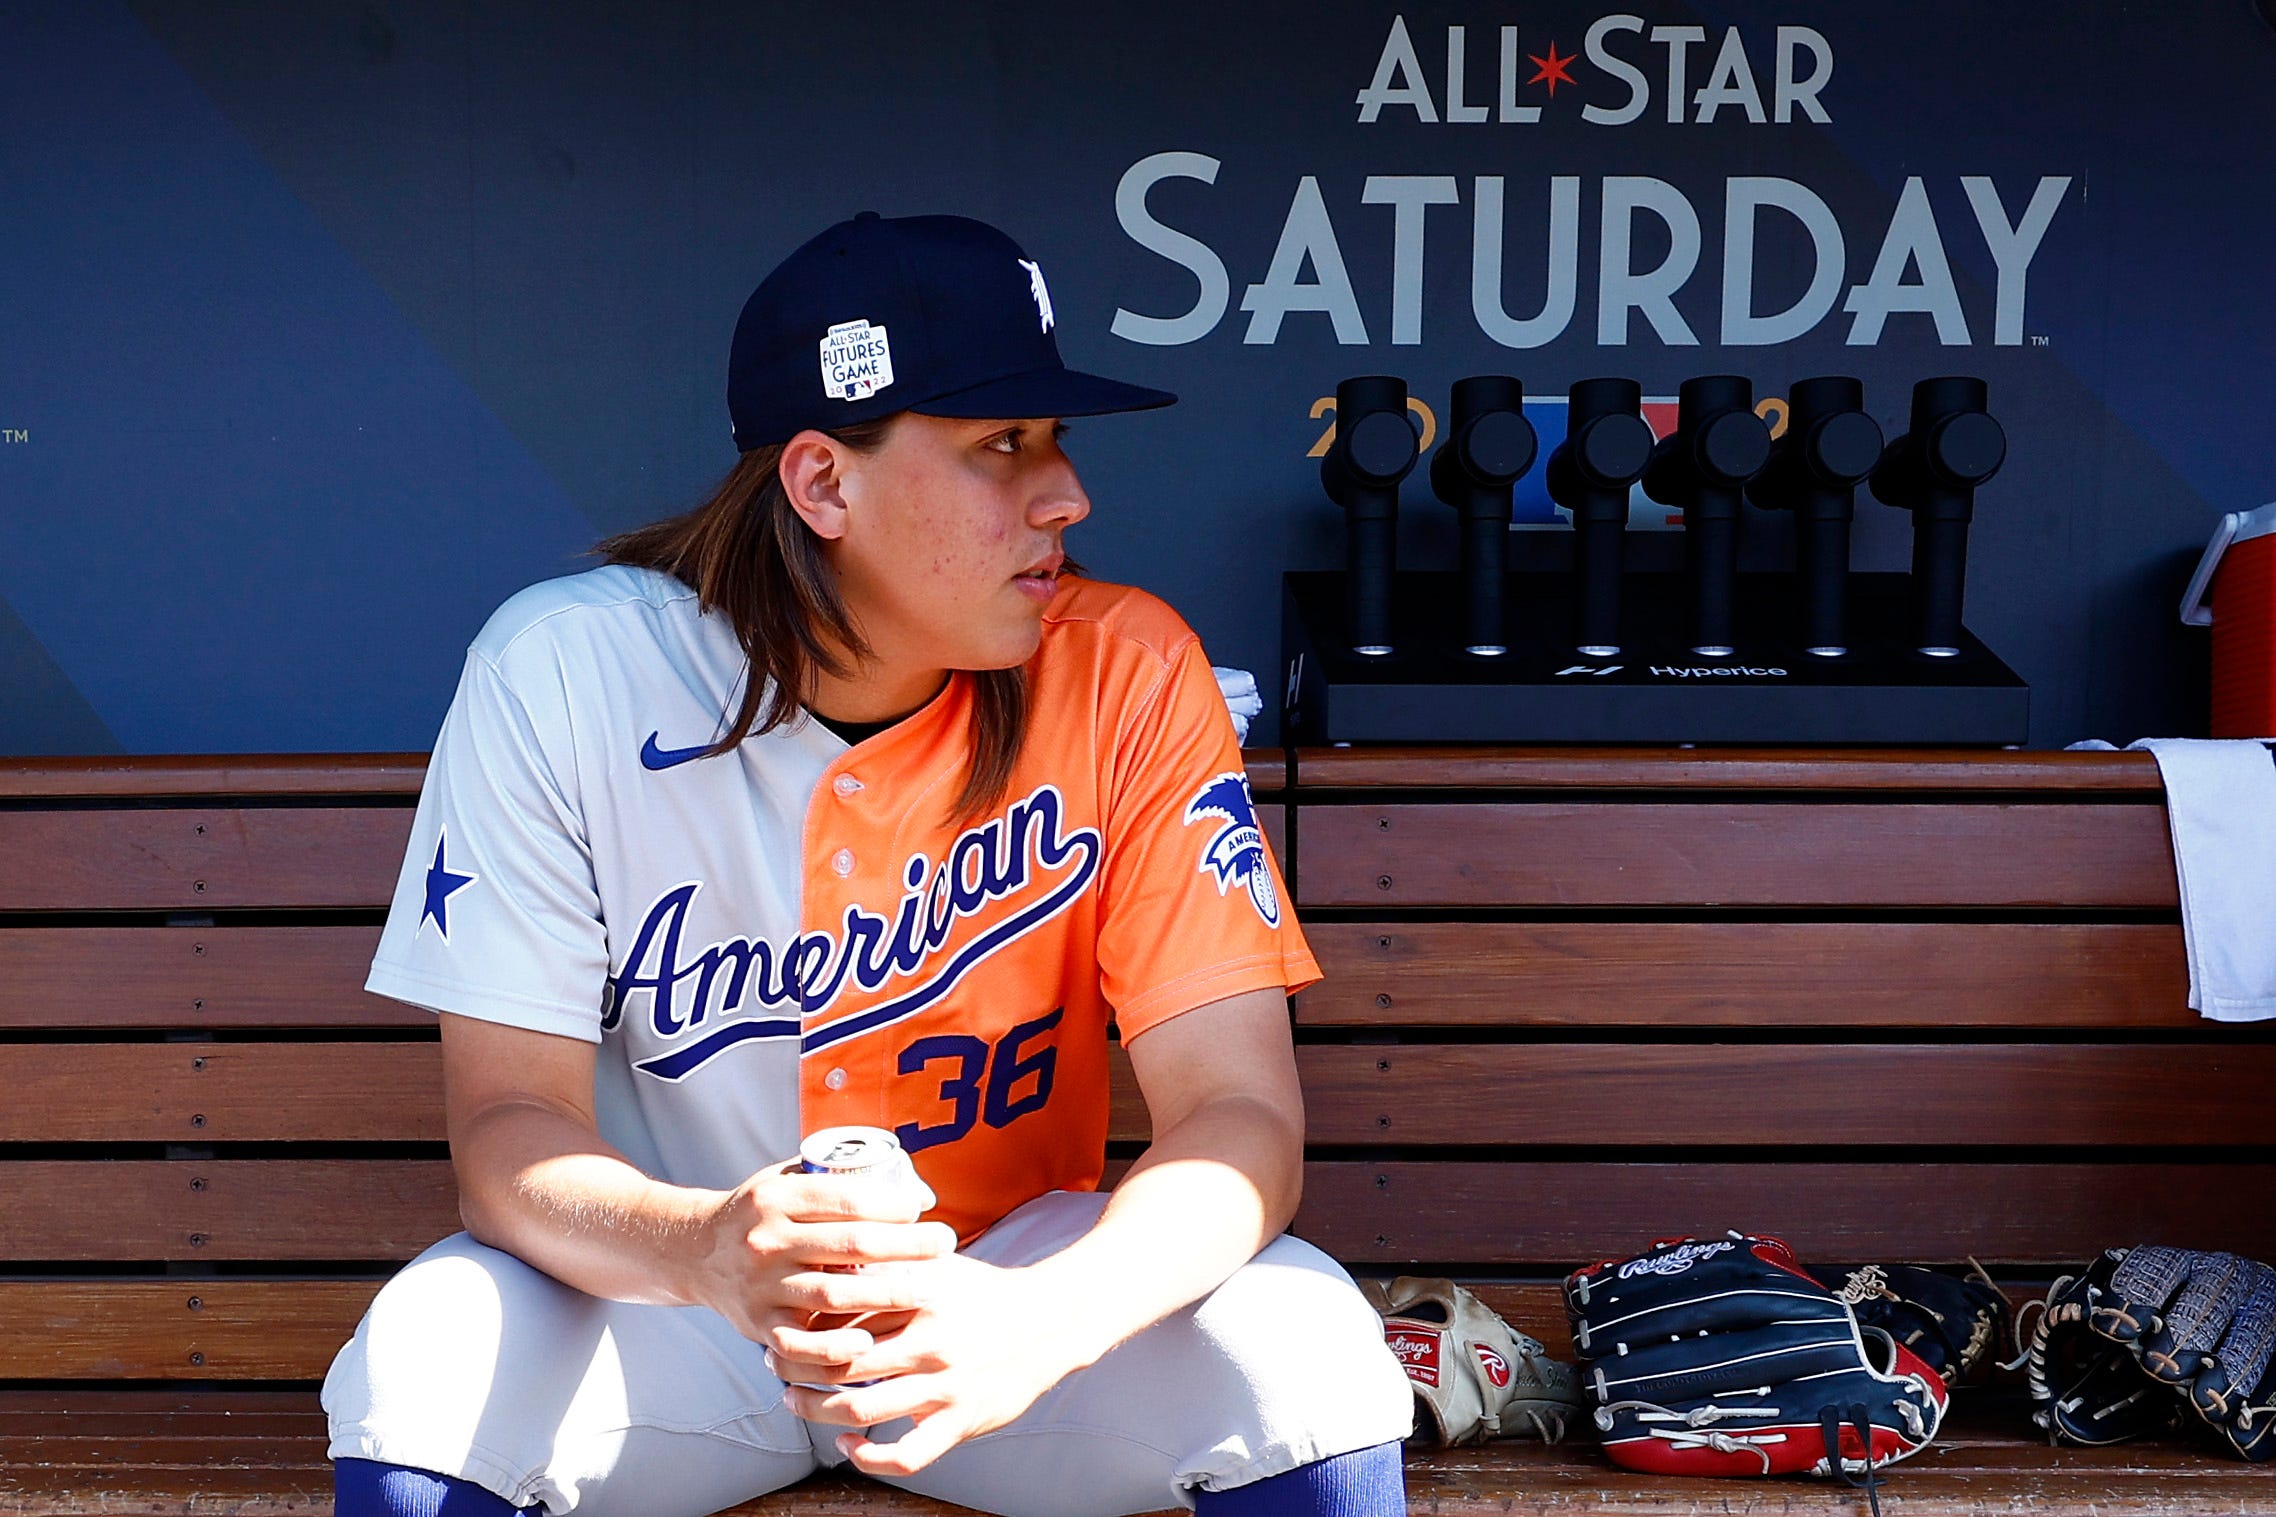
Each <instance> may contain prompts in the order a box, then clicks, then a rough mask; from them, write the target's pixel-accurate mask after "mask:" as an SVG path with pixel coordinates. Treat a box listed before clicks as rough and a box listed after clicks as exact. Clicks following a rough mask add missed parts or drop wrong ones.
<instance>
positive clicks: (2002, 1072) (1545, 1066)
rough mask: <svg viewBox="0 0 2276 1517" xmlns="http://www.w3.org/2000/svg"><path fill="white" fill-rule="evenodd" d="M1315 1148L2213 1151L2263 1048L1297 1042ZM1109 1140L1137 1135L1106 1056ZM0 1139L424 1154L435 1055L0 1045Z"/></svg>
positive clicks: (350, 1049)
mask: <svg viewBox="0 0 2276 1517" xmlns="http://www.w3.org/2000/svg"><path fill="white" fill-rule="evenodd" d="M1296 1059H1297V1068H1298V1071H1299V1073H1300V1075H1301V1076H1302V1079H1303V1083H1304V1091H1305V1097H1306V1104H1307V1109H1308V1115H1309V1120H1308V1135H1309V1139H1310V1141H1312V1142H1313V1143H1342V1144H1366V1145H1372V1146H1381V1145H1385V1144H1401V1143H1405V1144H1413V1143H1430V1144H1454V1145H1477V1144H1525V1143H1540V1142H1542V1141H1544V1140H1547V1139H1550V1138H1555V1139H1558V1140H1561V1141H1567V1142H1596V1143H1615V1144H1625V1145H1646V1146H1655V1147H1657V1146H1672V1145H1682V1144H1691V1145H1697V1144H1702V1143H1721V1144H1770V1145H1804V1146H1809V1147H1819V1146H1823V1145H1825V1144H1828V1143H1856V1144H1891V1145H1902V1146H1905V1147H1908V1148H1911V1149H1915V1150H1917V1149H1919V1148H1921V1147H1922V1146H1928V1145H1937V1144H1951V1145H1965V1144H1982V1145H2000V1144H2033V1145H2047V1144H2076V1145H2080V1146H2082V1147H2109V1146H2123V1145H2136V1144H2139V1145H2147V1146H2153V1147H2166V1148H2173V1147H2190V1146H2195V1145H2206V1144H2216V1145H2217V1144H2227V1143H2232V1142H2234V1141H2235V1135H2236V1134H2237V1133H2239V1132H2248V1131H2251V1130H2253V1124H2254V1122H2255V1120H2256V1119H2257V1117H2258V1116H2259V1114H2260V1112H2261V1110H2262V1108H2263V1107H2264V1106H2265V1104H2266V1098H2267V1097H2266V1093H2267V1092H2268V1091H2269V1090H2270V1089H2276V1043H2266V1044H2263V1043H2239V1044H2103V1043H2078V1044H2031V1043H1957V1044H1899V1043H1854V1044H1852V1043H1836V1044H1813V1043H1743V1044H1741V1043H1729V1044H1723V1043H1711V1044H1710V1043H1701V1044H1689V1043H1653V1044H1604V1043H1529V1044H1437V1043H1412V1044H1334V1045H1310V1046H1303V1047H1299V1048H1298V1049H1297V1051H1296ZM1112 1067H1113V1070H1114V1090H1113V1095H1112V1106H1111V1113H1110V1124H1109V1134H1110V1136H1111V1137H1113V1138H1115V1139H1117V1140H1120V1141H1143V1140H1144V1139H1145V1138H1146V1137H1147V1136H1148V1134H1149V1131H1150V1125H1149V1123H1148V1121H1147V1118H1146V1113H1145V1106H1144V1102H1143V1100H1142V1099H1141V1097H1140V1095H1139V1093H1138V1091H1137V1089H1136V1087H1135V1082H1134V1081H1133V1080H1132V1078H1131V1076H1130V1073H1129V1067H1128V1057H1127V1056H1126V1055H1124V1054H1123V1053H1122V1052H1121V1051H1120V1050H1119V1049H1117V1050H1115V1051H1114V1054H1113V1064H1112ZM0 1089H6V1090H8V1091H9V1092H10V1093H11V1096H12V1099H11V1100H10V1101H9V1102H8V1103H6V1104H5V1105H0V1142H14V1143H93V1142H114V1143H136V1142H140V1143H152V1142H163V1143H249V1142H294V1141H329V1142H436V1141H440V1140H442V1139H443V1138H444V1137H445V1132H444V1124H443V1114H442V1095H441V1092H442V1054H441V1047H440V1045H439V1044H438V1043H436V1042H434V1041H431V1040H421V1041H417V1042H404V1043H141V1044H137V1043H28V1044H0Z"/></svg>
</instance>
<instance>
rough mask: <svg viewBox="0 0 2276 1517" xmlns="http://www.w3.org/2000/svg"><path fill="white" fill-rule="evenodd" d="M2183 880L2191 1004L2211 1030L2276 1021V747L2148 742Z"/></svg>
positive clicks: (2247, 742) (2144, 745)
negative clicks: (2227, 1024) (2212, 1025)
mask: <svg viewBox="0 0 2276 1517" xmlns="http://www.w3.org/2000/svg"><path fill="white" fill-rule="evenodd" d="M2127 746H2128V747H2129V748H2136V749H2142V750H2145V751H2147V752H2149V753H2150V754H2152V755H2154V756H2155V757H2156V759H2157V768H2158V774H2159V776H2160V777H2161V778H2163V779H2164V781H2165V809H2166V815H2167V816H2168V817H2169V818H2170V819H2171V821H2172V824H2173V862H2174V867H2175V868H2176V869H2178V870H2179V871H2180V875H2181V932H2182V937H2183V938H2184V939H2185V941H2186V942H2187V944H2188V952H2189V1004H2190V1005H2191V1006H2192V1007H2194V1008H2196V1009H2197V1010H2198V1011H2199V1012H2201V1013H2202V1014H2203V1015H2205V1016H2206V1017H2208V1018H2210V1019H2211V1020H2213V1021H2216V1022H2258V1021H2262V1020H2264V1019H2266V1018H2269V1017H2276V743H2266V742H2261V741H2259V740H2257V739H2222V740H2217V741H2215V740H2207V739H2203V738H2179V737H2150V738H2143V739H2142V740H2141V741H2140V742H2137V743H2129V744H2127Z"/></svg>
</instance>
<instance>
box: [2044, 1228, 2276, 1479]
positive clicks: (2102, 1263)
mask: <svg viewBox="0 0 2276 1517" xmlns="http://www.w3.org/2000/svg"><path fill="white" fill-rule="evenodd" d="M2026 1359H2027V1369H2026V1380H2027V1383H2028V1385H2029V1387H2030V1394H2031V1400H2032V1404H2033V1411H2032V1420H2033V1421H2034V1422H2036V1423H2038V1425H2039V1426H2040V1427H2042V1428H2045V1429H2046V1430H2047V1434H2048V1436H2049V1437H2050V1438H2051V1439H2053V1440H2055V1441H2057V1442H2062V1443H2080V1444H2105V1443H2122V1442H2125V1441H2126V1440H2128V1439H2131V1438H2140V1437H2143V1436H2145V1435H2148V1434H2151V1433H2161V1432H2166V1431H2168V1430H2170V1429H2172V1428H2174V1427H2175V1426H2176V1425H2178V1424H2180V1423H2181V1422H2183V1421H2185V1420H2186V1418H2187V1412H2188V1409H2191V1408H2194V1409H2195V1411H2196V1414H2197V1416H2198V1417H2199V1418H2201V1419H2203V1421H2204V1422H2205V1423H2206V1424H2208V1425H2209V1426H2211V1427H2212V1428H2213V1429H2214V1430H2215V1431H2216V1432H2218V1433H2219V1434H2220V1436H2221V1437H2222V1439H2223V1440H2224V1441H2225V1442H2226V1443H2227V1444H2228V1446H2229V1448H2231V1449H2232V1450H2234V1451H2235V1452H2236V1453H2237V1454H2239V1455H2240V1456H2242V1457H2244V1458H2246V1459H2252V1460H2261V1459H2268V1458H2271V1457H2276V1270H2272V1269H2270V1268H2269V1267H2268V1266H2267V1265H2265V1264H2260V1263H2256V1262H2255V1261H2253V1260H2250V1259H2240V1258H2238V1257H2237V1256H2236V1255H2234V1254H2223V1253H2206V1252H2201V1251H2198V1250H2195V1249H2185V1248H2164V1247H2160V1246H2156V1245H2145V1246H2143V1247H2140V1248H2132V1249H2124V1248H2113V1249H2108V1250H2105V1251H2104V1253H2103V1254H2102V1256H2101V1257H2100V1258H2098V1259H2096V1260H2095V1261H2094V1262H2093V1263H2092V1264H2090V1265H2088V1266H2087V1267H2086V1269H2085V1270H2084V1271H2082V1272H2081V1273H2079V1274H2078V1275H2075V1276H2066V1277H2065V1278H2063V1279H2060V1280H2057V1281H2056V1282H2055V1284H2054V1286H2053V1288H2052V1289H2050V1290H2049V1291H2048V1293H2047V1303H2046V1307H2045V1309H2044V1311H2043V1312H2042V1313H2041V1315H2040V1318H2039V1322H2038V1325H2037V1327H2036V1329H2035V1330H2034V1332H2033V1333H2032V1337H2031V1346H2030V1349H2029V1352H2028V1354H2027V1356H2026Z"/></svg>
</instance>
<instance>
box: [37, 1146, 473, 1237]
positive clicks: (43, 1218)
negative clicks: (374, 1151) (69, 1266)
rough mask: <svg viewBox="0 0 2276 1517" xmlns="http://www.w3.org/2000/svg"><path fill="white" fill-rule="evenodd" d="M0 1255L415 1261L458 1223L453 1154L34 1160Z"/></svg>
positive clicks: (455, 1229)
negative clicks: (438, 1156) (446, 1156)
mask: <svg viewBox="0 0 2276 1517" xmlns="http://www.w3.org/2000/svg"><path fill="white" fill-rule="evenodd" d="M7 1176H8V1183H9V1186H10V1187H11V1189H12V1190H13V1191H14V1194H15V1199H14V1201H13V1203H12V1204H11V1205H9V1206H8V1207H6V1208H5V1209H0V1258H5V1259H37V1260H54V1261H62V1260H66V1259H167V1260H186V1261H197V1260H213V1261H221V1260H295V1261H298V1260H310V1259H346V1260H366V1259H408V1258H410V1257H412V1256H413V1255H415V1254H417V1253H418V1252H419V1251H420V1250H421V1249H423V1248H425V1247H426V1246H427V1245H428V1244H430V1243H432V1242H434V1241H435V1240H436V1239H438V1238H442V1237H445V1236H447V1235H448V1234H450V1233H454V1232H456V1231H458V1229H459V1218H458V1185H457V1182H456V1181H455V1180H454V1179H453V1178H452V1174H451V1167H450V1161H449V1160H447V1159H227V1160H218V1161H216V1160H204V1159H147V1160H129V1159H94V1160H73V1159H37V1160H18V1161H16V1162H15V1163H14V1164H13V1165H11V1166H10V1167H9V1169H8V1171H7Z"/></svg>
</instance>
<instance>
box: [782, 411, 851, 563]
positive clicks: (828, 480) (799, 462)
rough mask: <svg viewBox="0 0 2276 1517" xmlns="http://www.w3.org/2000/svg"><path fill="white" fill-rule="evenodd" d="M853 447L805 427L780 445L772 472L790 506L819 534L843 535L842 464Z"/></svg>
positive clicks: (844, 533) (822, 536) (844, 506)
mask: <svg viewBox="0 0 2276 1517" xmlns="http://www.w3.org/2000/svg"><path fill="white" fill-rule="evenodd" d="M852 456H853V450H852V449H851V448H848V447H847V446H846V445H845V444H844V443H841V442H839V441H838V440H837V439H836V438H834V437H831V436H830V435H829V434H827V433H824V432H816V431H811V430H809V431H805V432H801V433H799V434H798V435H797V436H796V437H793V438H792V439H791V440H790V441H789V442H786V443H784V444H783V446H782V462H781V464H780V465H778V466H777V469H776V473H777V475H778V477H779V478H780V479H781V480H782V489H783V493H784V494H785V495H786V496H788V497H789V499H790V509H791V510H793V511H796V512H797V513H798V516H799V520H801V521H803V522H805V523H806V525H807V526H808V527H809V528H810V529H812V531H813V533H814V535H815V536H816V537H820V538H827V539H831V540H835V539H837V538H840V537H843V536H845V535H846V498H845V492H844V485H845V467H846V465H847V463H848V462H849V461H850V460H851V458H852Z"/></svg>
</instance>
